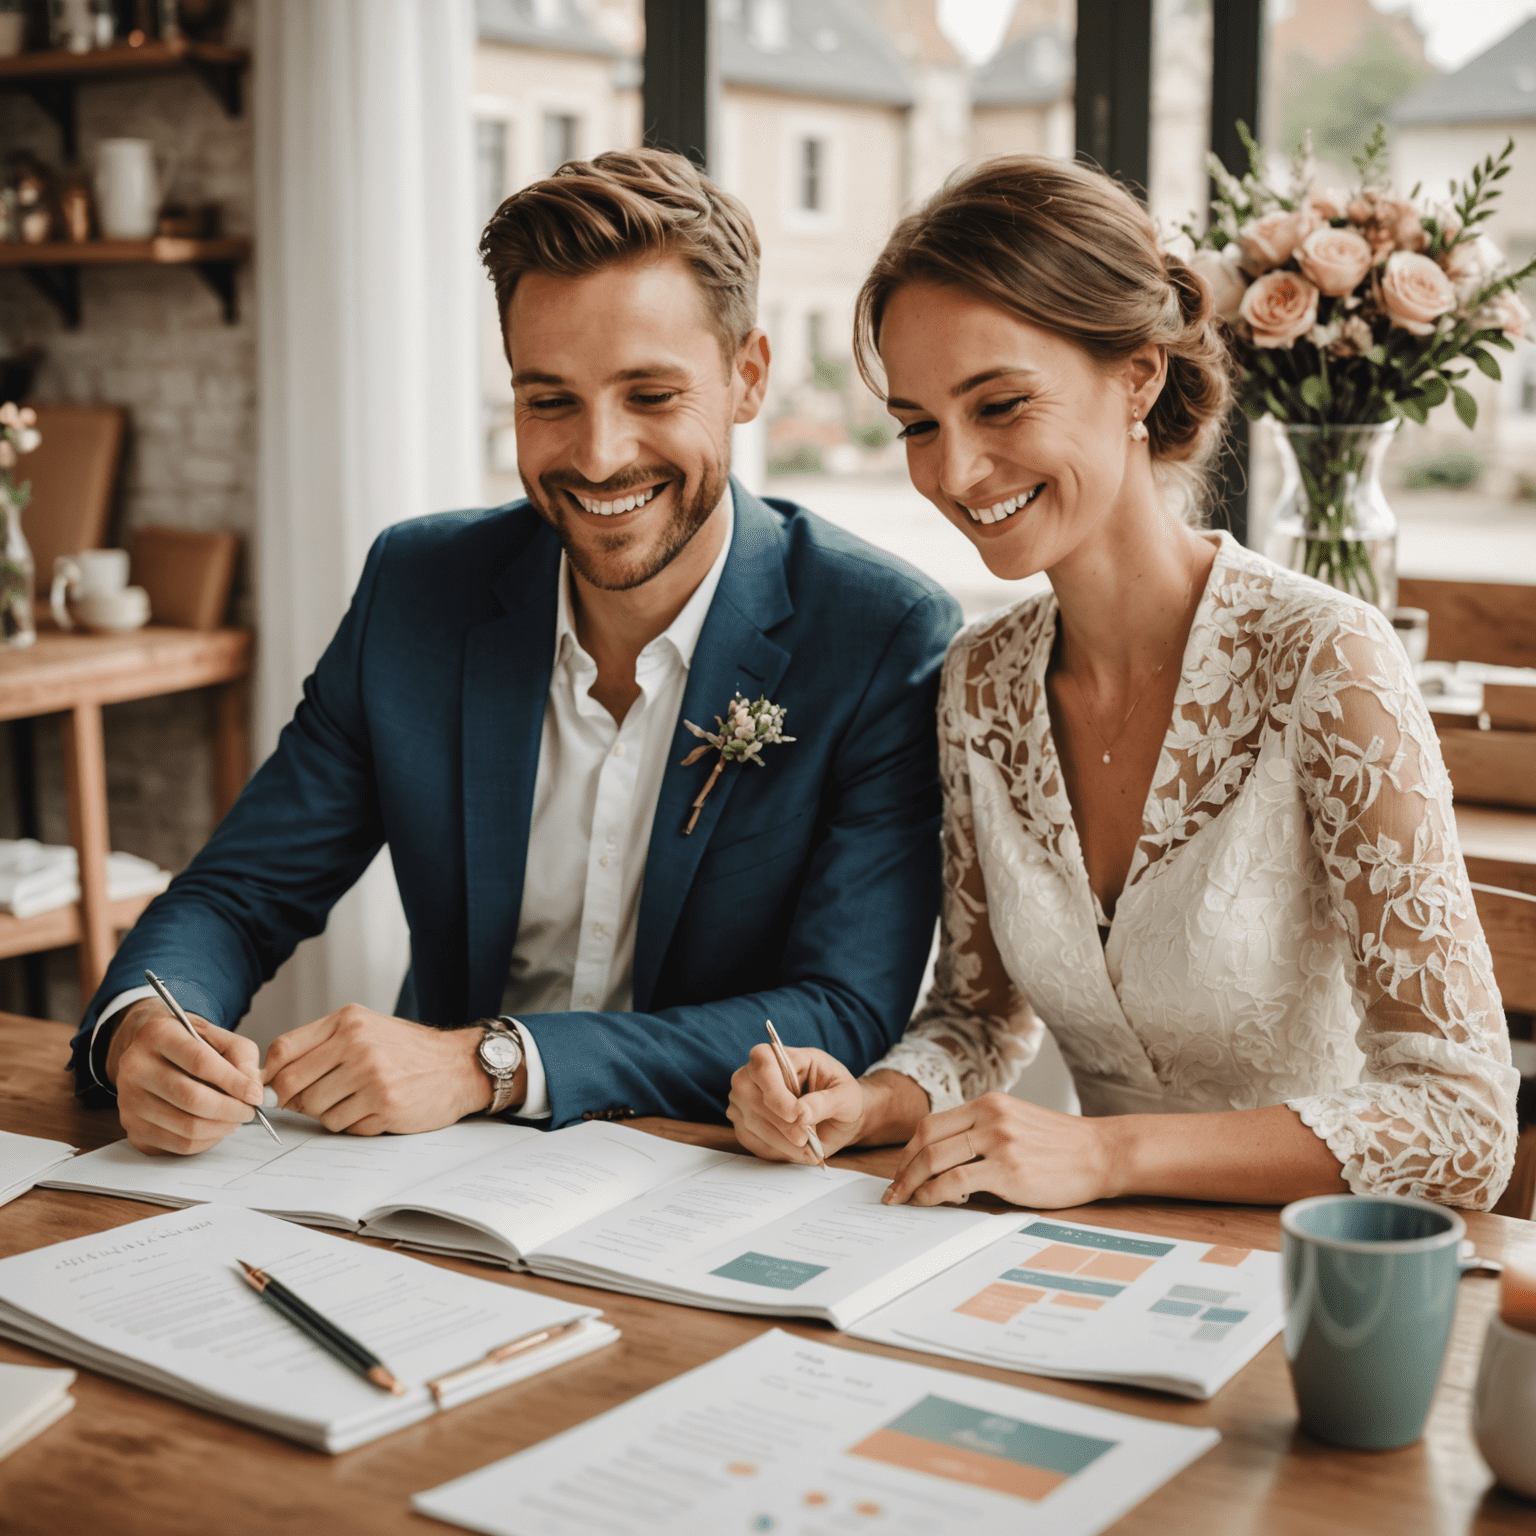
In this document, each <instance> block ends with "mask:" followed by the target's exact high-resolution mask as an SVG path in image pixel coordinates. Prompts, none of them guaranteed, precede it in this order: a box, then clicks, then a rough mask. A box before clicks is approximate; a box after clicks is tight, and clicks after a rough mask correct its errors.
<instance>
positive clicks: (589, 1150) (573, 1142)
mask: <svg viewBox="0 0 1536 1536" xmlns="http://www.w3.org/2000/svg"><path fill="white" fill-rule="evenodd" d="M295 1122H297V1124H295ZM274 1123H275V1124H277V1126H278V1129H279V1132H280V1133H281V1135H282V1136H283V1139H284V1142H285V1143H288V1144H289V1145H288V1146H287V1149H286V1150H282V1149H278V1148H275V1147H273V1146H272V1145H271V1143H270V1142H268V1143H267V1150H266V1151H263V1150H262V1149H261V1147H260V1145H259V1144H258V1143H257V1142H256V1140H255V1138H253V1137H242V1135H241V1133H240V1132H237V1133H236V1134H235V1136H231V1137H229V1138H228V1139H227V1140H226V1141H225V1142H224V1143H222V1144H221V1145H220V1147H218V1148H216V1149H215V1150H214V1151H213V1152H204V1153H200V1154H199V1155H198V1156H196V1157H189V1158H177V1159H169V1158H149V1157H145V1156H144V1155H142V1154H141V1153H138V1152H135V1151H134V1150H133V1149H132V1148H131V1147H128V1146H126V1144H125V1143H121V1142H119V1143H117V1144H115V1145H114V1146H112V1147H106V1148H103V1149H102V1150H101V1151H100V1152H92V1153H89V1154H87V1155H86V1156H85V1157H81V1158H77V1159H75V1160H74V1162H73V1163H72V1164H71V1165H70V1166H69V1168H68V1170H67V1174H68V1177H67V1179H59V1180H57V1181H55V1182H56V1185H57V1187H61V1188H68V1189H86V1190H91V1191H93V1192H97V1193H107V1194H124V1195H130V1196H132V1197H134V1198H137V1199H147V1200H158V1201H163V1202H165V1203H177V1204H182V1203H187V1202H191V1201H211V1202H215V1203H220V1204H235V1205H244V1206H249V1207H252V1208H255V1209H259V1210H261V1211H264V1212H267V1213H268V1214H270V1215H276V1216H287V1217H290V1218H292V1219H295V1220H300V1221H306V1222H310V1223H314V1222H319V1221H325V1222H329V1223H333V1224H335V1225H338V1226H341V1225H345V1226H351V1227H361V1229H362V1231H363V1235H364V1236H366V1237H377V1238H385V1239H391V1240H394V1241H396V1242H401V1243H404V1244H406V1245H407V1246H410V1247H413V1248H418V1249H421V1250H423V1251H425V1252H432V1253H445V1254H452V1255H456V1256H461V1257H469V1258H478V1259H485V1260H489V1261H490V1262H492V1263H499V1264H506V1265H508V1266H510V1267H513V1268H527V1269H531V1270H533V1271H534V1272H536V1273H538V1274H542V1275H550V1276H553V1277H556V1278H558V1279H562V1280H572V1281H576V1282H579V1283H581V1284H584V1285H595V1286H602V1287H605V1288H607V1289H609V1290H620V1291H626V1292H629V1293H631V1294H636V1295H642V1296H651V1297H655V1298H657V1299H658V1300H663V1301H676V1302H682V1303H684V1304H686V1305H690V1306H702V1307H715V1308H719V1309H722V1310H725V1311H732V1312H756V1313H763V1314H766V1315H770V1316H776V1317H816V1318H822V1319H824V1320H826V1321H828V1322H831V1323H834V1324H836V1325H837V1326H838V1327H845V1326H847V1324H849V1323H851V1322H853V1321H854V1320H855V1319H857V1318H859V1317H862V1316H864V1315H865V1314H866V1313H869V1312H872V1311H874V1310H875V1309H876V1308H877V1307H880V1306H883V1305H884V1304H885V1303H886V1302H888V1301H890V1300H892V1299H893V1298H895V1297H897V1296H899V1295H901V1293H902V1292H903V1291H906V1290H910V1289H911V1288H912V1287H913V1286H915V1285H920V1284H921V1283H922V1282H923V1281H924V1280H927V1279H929V1278H930V1277H931V1276H933V1275H936V1274H938V1273H939V1272H940V1271H941V1270H944V1269H947V1268H948V1267H949V1266H950V1265H951V1264H954V1263H957V1262H958V1261H959V1260H961V1259H963V1258H966V1257H968V1256H969V1255H970V1254H972V1253H974V1252H975V1251H976V1250H977V1249H978V1248H980V1247H981V1246H983V1245H984V1244H986V1243H988V1242H989V1241H991V1240H992V1239H993V1238H994V1237H996V1236H997V1235H998V1234H999V1232H1000V1230H1002V1229H1003V1228H1005V1227H1007V1226H1008V1225H1009V1224H1011V1222H1012V1218H1010V1217H1004V1216H989V1215H986V1214H984V1213H982V1212H980V1211H961V1210H954V1209H947V1208H937V1209H926V1210H923V1209H917V1208H911V1207H905V1206H884V1205H881V1203H880V1196H881V1194H882V1193H883V1192H884V1190H885V1188H886V1181H885V1180H884V1179H876V1178H871V1177H870V1176H869V1175H868V1174H862V1173H854V1172H851V1171H850V1170H847V1169H841V1168H829V1169H826V1170H822V1169H819V1168H808V1167H804V1166H802V1165H799V1164H790V1163H765V1162H760V1161H759V1160H758V1159H756V1158H751V1157H743V1156H741V1155H740V1154H739V1153H734V1152H711V1151H708V1150H707V1149H705V1148H702V1147H694V1146H687V1145H685V1144H683V1143H681V1142H674V1141H667V1140H664V1139H663V1138H662V1137H659V1136H650V1135H647V1134H645V1133H644V1132H641V1131H635V1130H631V1129H630V1128H629V1127H627V1126H622V1125H613V1124H610V1123H608V1122H605V1121H587V1122H584V1123H582V1124H580V1125H572V1126H566V1127H565V1128H564V1129H562V1130H558V1131H549V1132H540V1131H533V1130H528V1129H526V1128H523V1127H518V1126H502V1125H492V1124H487V1123H479V1124H470V1123H465V1124H460V1125H457V1126H450V1127H449V1128H448V1129H447V1130H444V1131H436V1132H432V1133H431V1134H430V1135H424V1136H392V1137H356V1136H328V1135H324V1134H323V1133H322V1134H319V1135H316V1134H313V1133H312V1132H311V1133H308V1134H307V1135H306V1133H305V1132H304V1131H303V1129H302V1127H304V1126H306V1125H307V1126H310V1127H312V1126H313V1122H312V1121H302V1120H300V1119H299V1117H297V1116H288V1115H284V1116H278V1117H274ZM237 1138H239V1139H240V1145H239V1147H238V1149H231V1150H230V1151H226V1150H225V1148H227V1147H228V1146H229V1143H230V1142H233V1141H236V1140H237ZM301 1138H302V1139H301ZM263 1140H265V1138H263ZM337 1143H344V1144H345V1145H337ZM386 1186H388V1187H386Z"/></svg>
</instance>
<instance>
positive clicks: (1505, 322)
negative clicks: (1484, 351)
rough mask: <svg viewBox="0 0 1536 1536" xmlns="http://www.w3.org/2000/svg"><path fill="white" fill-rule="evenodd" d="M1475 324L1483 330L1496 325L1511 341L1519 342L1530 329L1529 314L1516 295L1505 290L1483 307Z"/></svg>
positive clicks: (1523, 301)
mask: <svg viewBox="0 0 1536 1536" xmlns="http://www.w3.org/2000/svg"><path fill="white" fill-rule="evenodd" d="M1477 323H1478V326H1479V327H1480V328H1483V329H1486V328H1488V327H1490V326H1495V325H1496V326H1498V328H1499V329H1500V330H1501V331H1503V332H1504V334H1505V335H1506V336H1508V337H1509V339H1510V340H1511V341H1519V340H1520V338H1521V337H1522V336H1524V335H1525V333H1526V331H1527V329H1528V328H1529V327H1530V323H1531V312H1530V310H1529V309H1528V308H1527V307H1526V303H1525V300H1524V299H1522V298H1521V297H1520V295H1519V294H1518V293H1511V292H1510V291H1509V290H1508V289H1507V288H1506V289H1505V290H1504V292H1503V293H1501V294H1499V295H1498V297H1497V298H1492V299H1489V301H1488V302H1487V304H1486V305H1484V306H1483V309H1482V312H1481V313H1480V314H1479V315H1478V317H1477Z"/></svg>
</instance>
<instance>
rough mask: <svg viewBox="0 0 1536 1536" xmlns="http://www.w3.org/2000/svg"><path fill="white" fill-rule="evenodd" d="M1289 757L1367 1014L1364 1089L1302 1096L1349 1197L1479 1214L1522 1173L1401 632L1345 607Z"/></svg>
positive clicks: (1463, 883)
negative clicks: (1414, 1199)
mask: <svg viewBox="0 0 1536 1536" xmlns="http://www.w3.org/2000/svg"><path fill="white" fill-rule="evenodd" d="M1290 729H1291V732H1292V742H1293V749H1292V752H1291V754H1290V756H1291V761H1292V762H1293V763H1294V764H1295V765H1296V766H1297V768H1298V769H1299V771H1300V774H1301V779H1302V784H1303V787H1304V792H1305V794H1306V798H1307V804H1308V807H1309V810H1310V813H1311V820H1312V829H1311V830H1312V841H1313V844H1314V846H1315V848H1316V849H1317V852H1318V854H1319V856H1320V857H1321V860H1322V863H1323V867H1324V869H1325V871H1326V874H1327V910H1326V911H1324V910H1319V911H1318V912H1317V915H1316V918H1315V921H1316V922H1317V923H1319V924H1322V923H1333V924H1339V925H1341V926H1342V927H1343V928H1344V929H1345V931H1346V932H1347V933H1348V936H1349V941H1350V946H1351V949H1352V951H1353V954H1354V960H1355V989H1356V996H1357V999H1358V1001H1359V1004H1360V1006H1361V1007H1362V1008H1363V1010H1364V1018H1363V1020H1362V1022H1361V1025H1360V1030H1359V1033H1358V1035H1357V1037H1356V1038H1357V1040H1358V1042H1359V1045H1360V1049H1361V1050H1362V1051H1363V1052H1364V1055H1365V1066H1364V1068H1363V1070H1362V1073H1361V1080H1360V1083H1359V1084H1358V1085H1357V1086H1355V1087H1350V1088H1343V1089H1340V1090H1338V1091H1336V1092H1332V1093H1322V1094H1315V1095H1312V1096H1310V1097H1307V1098H1303V1099H1296V1100H1293V1101H1292V1102H1291V1106H1290V1107H1291V1108H1292V1109H1294V1110H1295V1111H1296V1112H1297V1113H1298V1114H1299V1115H1300V1116H1301V1118H1302V1120H1303V1121H1304V1122H1305V1123H1306V1124H1307V1125H1308V1126H1310V1127H1311V1128H1312V1130H1313V1131H1315V1132H1316V1133H1317V1134H1318V1135H1319V1136H1320V1137H1322V1138H1323V1140H1324V1141H1326V1142H1327V1144H1328V1148H1329V1150H1330V1151H1331V1152H1332V1153H1333V1154H1334V1155H1335V1156H1336V1157H1337V1158H1338V1159H1339V1161H1340V1162H1341V1163H1342V1164H1343V1170H1344V1177H1345V1179H1346V1181H1347V1182H1348V1184H1349V1187H1350V1188H1351V1189H1352V1190H1353V1191H1354V1192H1355V1193H1356V1194H1401V1195H1418V1196H1422V1197H1424V1198H1427V1199H1430V1200H1438V1201H1443V1202H1446V1203H1448V1204H1451V1205H1462V1206H1469V1207H1472V1208H1474V1209H1482V1210H1486V1209H1487V1208H1488V1207H1489V1206H1491V1205H1492V1204H1493V1203H1494V1201H1495V1200H1496V1199H1497V1198H1498V1196H1499V1194H1500V1192H1501V1191H1502V1189H1503V1188H1504V1185H1505V1184H1506V1183H1507V1182H1508V1180H1509V1175H1510V1170H1511V1167H1512V1166H1513V1159H1514V1144H1515V1135H1516V1130H1515V1127H1516V1117H1515V1093H1516V1090H1517V1089H1518V1086H1519V1078H1518V1075H1517V1074H1516V1072H1515V1070H1514V1068H1513V1067H1511V1066H1510V1064H1509V1060H1510V1053H1509V1037H1508V1032H1507V1030H1506V1028H1505V1024H1504V1013H1503V1008H1502V1005H1501V1003H1500V1001H1499V993H1498V988H1497V987H1496V985H1495V984H1494V979H1493V962H1492V957H1491V956H1490V954H1489V951H1488V945H1487V942H1486V940H1485V939H1484V937H1483V930H1482V926H1481V924H1480V923H1479V922H1478V918H1477V910H1476V908H1475V907H1474V905H1473V901H1472V891H1471V887H1470V885H1469V883H1468V880H1467V872H1466V866H1465V865H1464V864H1463V863H1462V859H1461V851H1460V847H1459V844H1458V841H1457V836H1456V823H1455V818H1454V815H1453V812H1452V810H1451V784H1450V779H1449V777H1448V776H1447V774H1446V771H1445V766H1444V764H1443V762H1442V761H1441V757H1440V746H1439V741H1438V739H1437V738H1436V735H1435V729H1434V725H1433V723H1432V722H1431V721H1430V719H1429V715H1428V713H1427V711H1426V710H1425V708H1424V704H1423V701H1422V699H1421V698H1420V696H1419V692H1418V689H1417V687H1416V686H1415V684H1414V682H1413V679H1412V677H1411V675H1410V673H1409V670H1408V666H1407V658H1406V657H1405V656H1404V655H1403V652H1402V649H1401V647H1400V646H1399V645H1398V643H1397V639H1396V637H1395V636H1394V635H1393V633H1392V631H1391V630H1390V629H1389V628H1388V627H1387V625H1386V622H1385V620H1383V619H1382V617H1381V616H1380V614H1378V613H1377V612H1376V611H1375V610H1374V609H1371V610H1361V609H1359V608H1358V607H1355V606H1350V607H1349V608H1348V609H1347V610H1344V611H1343V613H1342V616H1341V619H1340V622H1339V623H1337V624H1336V625H1333V626H1331V627H1330V629H1329V631H1328V632H1327V633H1326V634H1325V635H1324V636H1323V637H1322V638H1321V639H1320V640H1319V641H1318V642H1317V644H1316V645H1315V646H1314V648H1313V652H1312V655H1311V657H1310V658H1309V660H1308V663H1307V666H1306V668H1305V671H1304V673H1303V676H1302V679H1301V682H1300V685H1299V688H1298V691H1297V693H1296V695H1295V708H1294V712H1293V715H1292V719H1291V723H1290Z"/></svg>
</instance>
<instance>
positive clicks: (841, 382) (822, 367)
mask: <svg viewBox="0 0 1536 1536" xmlns="http://www.w3.org/2000/svg"><path fill="white" fill-rule="evenodd" d="M851 366H852V365H851V364H850V363H848V362H846V361H837V360H835V359H833V358H830V357H813V358H812V359H811V388H812V389H824V390H826V391H827V393H828V394H833V395H840V394H842V393H843V392H844V391H845V390H846V389H847V388H848V371H849V368H850V367H851Z"/></svg>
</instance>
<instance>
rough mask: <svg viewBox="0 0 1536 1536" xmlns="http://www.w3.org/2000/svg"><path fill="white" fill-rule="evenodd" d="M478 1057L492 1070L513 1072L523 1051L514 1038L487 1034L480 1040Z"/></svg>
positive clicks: (521, 1057)
mask: <svg viewBox="0 0 1536 1536" xmlns="http://www.w3.org/2000/svg"><path fill="white" fill-rule="evenodd" d="M480 1059H481V1060H482V1061H483V1062H484V1063H485V1064H486V1066H488V1067H489V1068H490V1069H491V1071H493V1072H497V1073H507V1072H515V1071H517V1069H518V1066H519V1064H520V1063H521V1061H522V1059H523V1053H522V1051H521V1050H520V1049H519V1048H518V1044H517V1042H516V1041H515V1040H509V1039H508V1038H507V1037H506V1036H505V1035H487V1036H486V1037H485V1039H483V1040H482V1041H481V1042H480Z"/></svg>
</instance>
